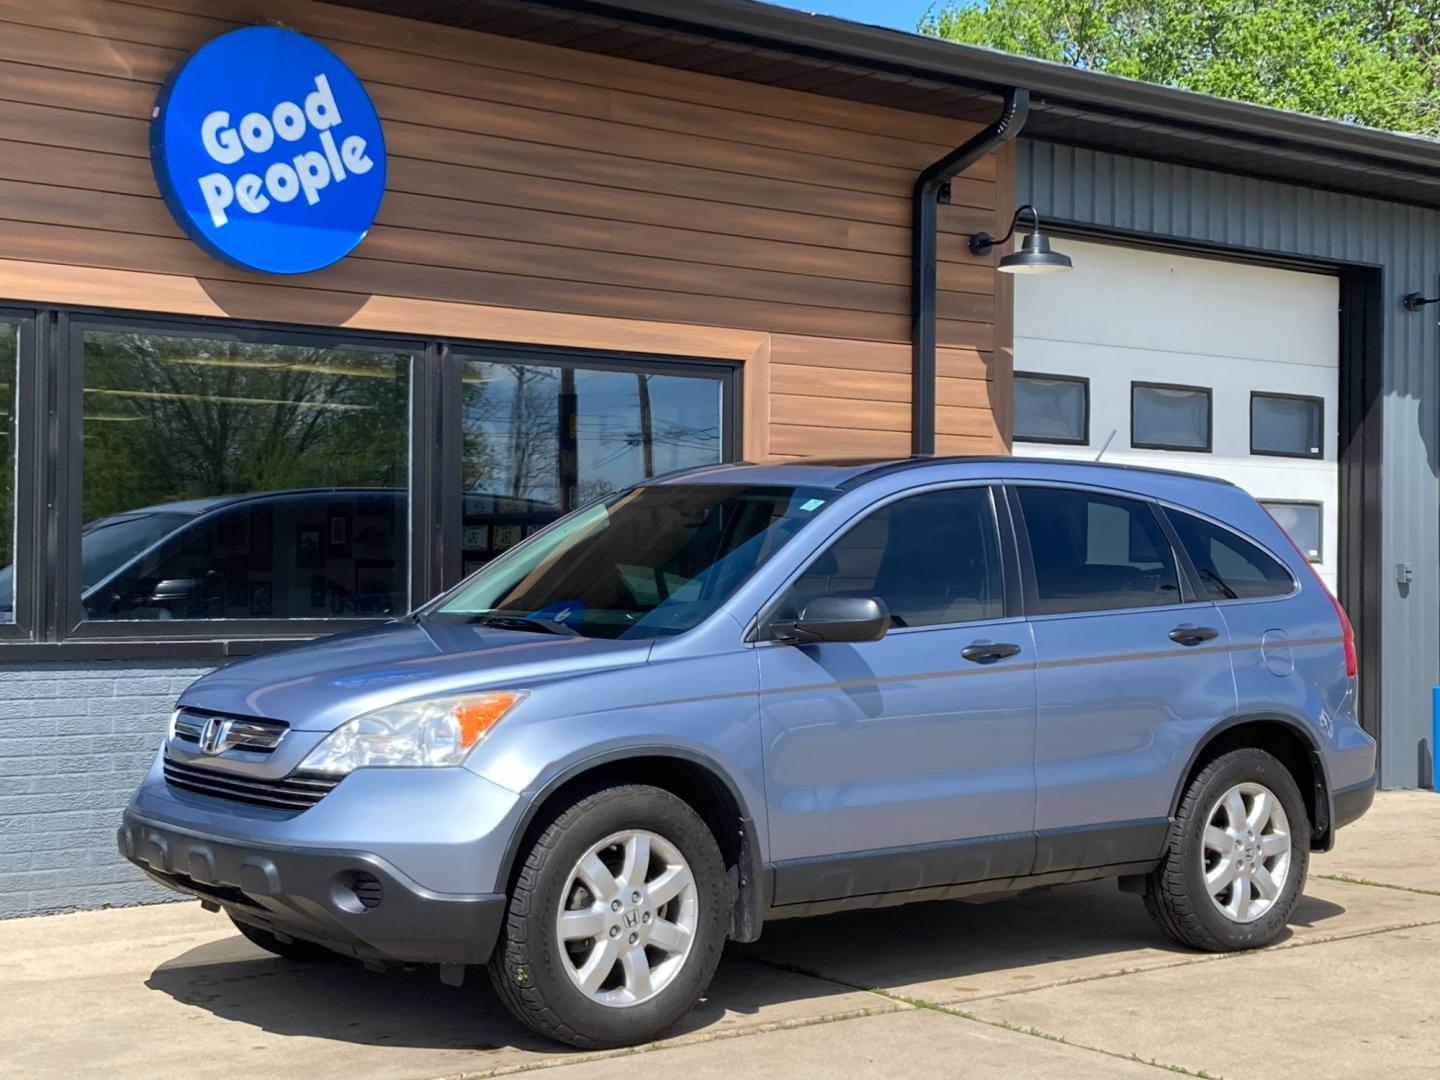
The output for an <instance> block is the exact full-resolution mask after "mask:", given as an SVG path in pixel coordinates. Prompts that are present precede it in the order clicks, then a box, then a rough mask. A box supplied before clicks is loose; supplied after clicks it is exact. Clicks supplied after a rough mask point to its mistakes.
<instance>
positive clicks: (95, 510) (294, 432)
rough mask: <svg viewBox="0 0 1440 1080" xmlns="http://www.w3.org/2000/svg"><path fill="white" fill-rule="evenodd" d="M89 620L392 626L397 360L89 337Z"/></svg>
mask: <svg viewBox="0 0 1440 1080" xmlns="http://www.w3.org/2000/svg"><path fill="white" fill-rule="evenodd" d="M84 347H85V353H84V378H85V382H84V420H83V424H84V427H83V433H84V456H83V460H84V485H83V497H82V506H83V515H84V521H85V522H86V528H85V531H84V533H83V535H82V538H81V547H82V553H81V558H82V578H83V579H84V580H83V585H84V589H85V600H84V603H85V607H86V610H87V613H88V615H89V617H91V618H146V619H151V618H190V619H194V618H300V617H304V618H321V617H334V616H354V615H376V614H389V613H395V612H397V611H402V610H404V608H405V606H406V604H407V597H408V589H407V588H406V582H407V576H406V574H407V571H406V567H407V565H408V545H407V542H406V529H405V521H406V514H405V506H406V502H407V493H406V488H407V484H408V471H409V465H408V459H409V364H410V356H409V354H395V353H383V352H378V351H370V350H363V349H332V348H318V347H307V346H301V345H290V344H278V343H263V342H261V343H255V342H241V341H234V340H225V339H209V338H199V337H188V336H180V335H167V334H159V333H132V332H121V331H112V330H91V331H87V332H86V333H85V339H84Z"/></svg>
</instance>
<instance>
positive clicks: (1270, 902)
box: [1200, 782, 1290, 923]
mask: <svg viewBox="0 0 1440 1080" xmlns="http://www.w3.org/2000/svg"><path fill="white" fill-rule="evenodd" d="M1200 859H1201V869H1202V871H1203V873H1204V875H1205V891H1206V893H1207V894H1209V896H1210V900H1211V902H1212V903H1214V905H1215V906H1216V907H1217V908H1219V909H1220V913H1221V914H1222V915H1224V916H1225V917H1226V918H1227V919H1229V920H1231V921H1232V922H1237V923H1249V922H1254V921H1255V920H1256V919H1258V918H1260V917H1261V916H1263V915H1264V914H1265V913H1266V912H1267V911H1269V910H1270V909H1271V907H1273V906H1274V904H1275V901H1276V900H1278V899H1279V898H1280V895H1281V893H1283V892H1284V891H1285V885H1286V882H1287V881H1288V880H1289V878H1290V822H1289V819H1288V818H1287V817H1286V815H1285V808H1284V807H1283V806H1281V805H1280V800H1279V799H1278V798H1276V796H1275V793H1274V792H1273V791H1271V790H1270V789H1269V788H1267V787H1265V785H1263V784H1257V783H1253V782H1246V783H1242V784H1236V785H1235V786H1234V787H1232V788H1230V790H1228V791H1226V792H1225V793H1224V794H1223V795H1221V796H1220V798H1219V799H1217V800H1216V801H1215V804H1214V805H1213V806H1212V807H1211V809H1210V813H1209V814H1208V815H1207V816H1206V818H1205V833H1204V837H1203V842H1202V844H1201V852H1200Z"/></svg>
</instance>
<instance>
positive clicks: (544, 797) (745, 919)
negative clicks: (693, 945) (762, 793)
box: [496, 743, 767, 941]
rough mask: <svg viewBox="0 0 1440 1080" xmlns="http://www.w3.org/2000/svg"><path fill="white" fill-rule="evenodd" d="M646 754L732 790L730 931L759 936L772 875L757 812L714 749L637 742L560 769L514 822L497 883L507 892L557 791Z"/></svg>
mask: <svg viewBox="0 0 1440 1080" xmlns="http://www.w3.org/2000/svg"><path fill="white" fill-rule="evenodd" d="M643 758H670V759H672V760H674V761H677V762H683V763H685V764H688V765H693V766H695V767H697V768H700V769H702V770H704V771H705V772H706V773H707V774H708V775H709V776H710V777H711V778H712V779H713V780H715V781H717V782H718V783H720V784H721V785H722V786H723V787H724V789H725V790H726V792H727V793H728V794H729V796H730V799H731V800H732V801H733V803H734V804H735V808H736V809H737V810H738V812H739V819H740V820H739V824H740V851H739V860H738V863H739V865H738V870H739V874H738V879H737V881H736V888H737V895H736V897H735V905H734V911H733V912H732V916H731V926H730V936H731V937H732V938H733V939H735V940H737V941H754V940H756V938H758V937H759V936H760V927H761V923H762V921H763V917H764V915H763V913H764V895H763V894H764V892H765V891H766V888H765V883H766V878H767V875H766V873H765V867H764V863H763V859H762V855H761V849H760V838H759V832H758V830H757V829H756V825H755V818H754V815H753V814H752V813H751V810H750V806H749V804H748V803H747V802H746V799H745V796H744V794H743V793H742V792H741V790H740V786H739V785H738V784H737V783H736V782H735V780H734V778H733V777H732V776H731V775H730V774H729V772H728V771H727V770H726V769H725V768H724V767H723V766H722V765H720V763H719V762H717V761H716V760H715V759H714V758H712V757H710V756H709V755H707V754H703V753H700V752H699V751H696V750H691V749H689V748H687V747H679V746H673V745H669V744H664V743H632V744H629V745H626V746H619V747H612V748H611V749H608V750H603V751H600V752H598V753H594V754H589V755H587V756H585V757H583V758H580V759H578V760H575V761H572V762H570V763H569V764H568V765H566V766H564V767H563V768H561V769H559V770H558V771H557V772H556V773H555V774H554V775H553V776H551V777H549V778H548V779H547V780H546V781H545V782H544V783H543V784H541V785H540V786H539V787H538V788H536V789H535V791H534V793H533V794H532V795H531V796H530V797H529V802H528V803H527V805H526V807H525V810H524V812H523V813H522V814H521V815H520V818H519V820H518V821H517V822H516V823H515V825H514V827H513V828H512V830H511V833H510V838H509V840H507V841H506V844H505V854H504V857H503V859H502V860H501V865H500V871H499V874H498V876H497V879H496V889H497V890H499V891H500V892H502V893H506V894H507V895H508V892H509V884H510V879H511V877H512V876H513V874H514V872H515V865H516V861H517V860H518V859H519V858H520V854H521V853H520V845H521V844H522V843H523V842H524V840H525V836H526V834H527V833H528V832H529V831H530V827H531V826H532V825H534V823H535V819H536V818H537V817H538V816H539V814H540V811H541V810H542V809H543V808H544V807H545V805H546V804H547V803H548V802H549V801H550V799H551V797H552V796H554V795H555V794H556V792H558V791H559V790H560V789H561V788H563V787H564V786H565V785H566V784H569V783H572V782H573V781H575V780H578V779H580V778H581V777H583V776H584V775H585V774H586V773H590V772H594V771H595V770H596V769H600V768H603V767H605V766H607V765H614V764H617V763H620V762H624V761H632V760H639V759H643Z"/></svg>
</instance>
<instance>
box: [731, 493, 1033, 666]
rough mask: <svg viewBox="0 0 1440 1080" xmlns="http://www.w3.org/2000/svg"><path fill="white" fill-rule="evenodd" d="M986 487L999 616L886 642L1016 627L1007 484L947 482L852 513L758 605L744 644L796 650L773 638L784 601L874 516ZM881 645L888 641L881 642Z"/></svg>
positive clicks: (1017, 579) (1016, 578)
mask: <svg viewBox="0 0 1440 1080" xmlns="http://www.w3.org/2000/svg"><path fill="white" fill-rule="evenodd" d="M976 487H978V488H986V489H988V494H989V496H990V513H991V517H992V519H993V520H994V523H995V533H996V535H995V539H996V543H997V549H996V550H997V552H998V554H999V556H1000V590H1001V613H1000V615H999V616H997V617H996V618H993V619H972V620H970V621H967V622H952V623H928V624H926V625H925V626H892V627H889V628H888V629H887V630H886V631H885V637H887V638H888V637H890V636H891V635H893V634H923V633H926V632H928V631H934V630H954V629H957V628H963V627H967V626H993V625H995V624H997V623H1004V622H1015V621H1017V620H1020V619H1023V618H1024V617H1025V612H1024V609H1023V603H1022V599H1021V594H1022V586H1021V572H1020V562H1019V559H1018V555H1017V552H1016V547H1015V535H1016V530H1015V527H1014V523H1013V521H1012V520H1011V510H1010V506H1009V503H1008V501H1007V500H1006V498H1005V492H1004V487H1005V485H1004V484H1003V483H1002V482H1000V481H997V480H992V479H973V480H958V481H957V480H949V481H940V482H937V483H932V484H926V485H924V486H922V487H913V488H905V489H903V490H901V491H893V492H890V493H889V494H888V495H886V496H883V497H882V498H879V499H877V500H875V501H874V502H872V503H870V504H869V505H867V506H865V507H863V508H861V509H860V510H858V511H857V512H855V513H852V514H850V515H849V516H848V517H846V518H845V519H844V522H843V523H842V524H840V526H839V527H838V528H836V529H834V530H833V531H831V532H830V533H828V534H827V535H826V536H825V537H824V538H823V539H821V540H820V541H819V542H818V543H817V544H816V545H815V547H814V548H813V550H811V552H810V554H809V555H807V556H805V558H804V560H803V561H802V562H801V563H800V565H799V566H798V567H796V568H795V570H794V571H792V572H791V573H790V574H788V575H787V576H786V578H785V580H784V581H783V582H782V583H781V584H780V586H779V587H778V588H776V590H775V591H774V592H773V593H771V595H770V596H769V598H768V599H766V601H765V602H764V603H763V604H761V605H760V608H759V610H758V611H757V612H756V614H755V617H754V618H753V619H752V620H751V621H750V624H749V626H748V627H747V629H746V631H745V633H744V635H743V640H744V641H745V642H746V643H750V644H756V645H775V646H778V647H780V648H792V647H793V646H791V645H788V644H786V643H784V642H783V641H779V640H777V639H776V637H774V636H773V634H774V630H775V626H776V619H775V612H776V610H777V609H778V608H779V607H780V605H781V604H783V603H784V602H785V597H786V596H787V595H788V594H789V592H790V590H791V588H793V587H794V585H795V583H796V582H797V581H799V580H800V579H801V578H803V577H804V576H805V574H806V572H808V571H809V569H810V567H812V566H814V565H815V563H817V562H819V561H820V559H821V558H823V557H824V556H825V555H826V554H827V553H828V552H829V551H830V549H831V548H832V547H834V546H835V545H836V544H838V543H840V541H842V540H843V539H845V537H846V536H848V535H850V533H851V532H853V531H854V530H855V529H857V528H859V527H860V525H861V524H863V523H864V522H865V521H866V520H867V519H868V518H869V517H870V516H871V515H872V514H877V513H879V512H880V511H881V510H884V509H886V508H887V507H889V506H892V505H894V504H895V503H898V502H902V501H903V500H905V499H911V498H916V497H919V496H922V495H933V494H935V493H937V492H941V491H952V490H956V489H959V488H976ZM881 640H884V639H883V638H882V639H881Z"/></svg>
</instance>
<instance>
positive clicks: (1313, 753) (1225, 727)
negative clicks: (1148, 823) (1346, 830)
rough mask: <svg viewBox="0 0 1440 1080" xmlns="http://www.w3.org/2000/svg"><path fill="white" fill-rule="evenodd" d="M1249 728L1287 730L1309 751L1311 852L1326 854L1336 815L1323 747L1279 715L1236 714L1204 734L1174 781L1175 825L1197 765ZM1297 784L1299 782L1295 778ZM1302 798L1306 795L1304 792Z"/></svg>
mask: <svg viewBox="0 0 1440 1080" xmlns="http://www.w3.org/2000/svg"><path fill="white" fill-rule="evenodd" d="M1247 724H1268V725H1270V726H1272V727H1279V728H1284V729H1285V730H1287V731H1289V732H1290V733H1291V734H1292V735H1294V736H1296V738H1297V739H1299V741H1300V743H1301V745H1303V746H1304V747H1305V748H1306V752H1307V754H1308V756H1309V759H1310V769H1311V774H1312V777H1313V781H1314V784H1315V793H1314V794H1315V810H1316V814H1315V820H1314V821H1312V822H1311V823H1310V830H1311V849H1312V850H1315V851H1327V850H1329V847H1330V844H1331V842H1332V841H1333V838H1334V834H1335V830H1334V828H1333V826H1332V824H1331V823H1332V821H1333V820H1334V812H1333V810H1332V809H1331V802H1330V800H1331V797H1332V792H1331V787H1330V773H1329V770H1328V768H1327V767H1326V764H1325V755H1324V754H1323V753H1321V750H1320V743H1319V741H1318V740H1317V739H1316V737H1315V734H1314V732H1312V731H1311V730H1310V729H1309V728H1308V727H1307V726H1306V725H1305V724H1304V723H1303V722H1301V721H1300V720H1297V719H1295V718H1294V717H1293V716H1287V715H1285V714H1284V713H1279V712H1250V713H1237V714H1236V715H1234V716H1231V717H1228V718H1227V719H1225V720H1222V721H1221V722H1220V723H1218V724H1216V725H1214V726H1213V727H1211V728H1209V729H1208V730H1207V731H1206V732H1205V734H1204V735H1203V736H1202V737H1201V738H1199V739H1197V740H1196V742H1195V746H1194V748H1193V749H1192V750H1191V751H1190V754H1189V756H1188V757H1187V759H1186V761H1185V766H1184V768H1182V769H1181V770H1180V775H1179V777H1178V778H1177V779H1176V781H1175V790H1174V793H1173V794H1172V795H1171V798H1170V818H1171V820H1172V821H1173V820H1174V818H1175V815H1176V814H1177V813H1178V812H1179V810H1180V800H1181V799H1183V798H1184V797H1185V782H1186V781H1187V780H1188V779H1189V778H1190V774H1191V773H1192V772H1194V771H1195V765H1196V763H1197V762H1199V760H1200V758H1201V756H1202V755H1203V754H1204V753H1205V751H1206V750H1208V749H1209V748H1210V747H1211V745H1213V744H1214V742H1215V740H1216V739H1218V738H1219V737H1220V736H1222V735H1224V734H1225V733H1226V732H1227V731H1232V730H1234V729H1235V728H1237V727H1243V726H1245V725H1247ZM1296 782H1297V784H1298V783H1299V778H1298V777H1297V778H1296ZM1302 794H1303V792H1302Z"/></svg>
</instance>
